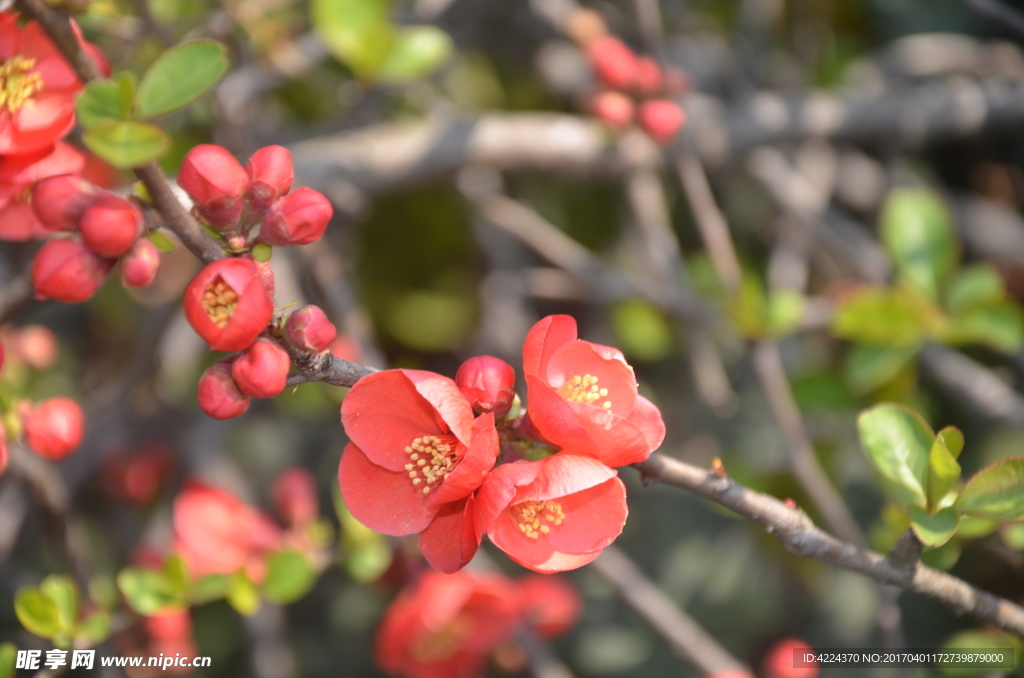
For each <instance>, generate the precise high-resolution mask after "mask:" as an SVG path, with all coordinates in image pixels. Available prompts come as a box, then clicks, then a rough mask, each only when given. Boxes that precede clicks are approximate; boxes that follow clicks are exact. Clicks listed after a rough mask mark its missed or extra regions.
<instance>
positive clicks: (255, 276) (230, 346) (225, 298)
mask: <svg viewBox="0 0 1024 678" xmlns="http://www.w3.org/2000/svg"><path fill="white" fill-rule="evenodd" d="M182 304H183V307H184V310H185V317H186V318H187V319H188V322H189V324H190V325H192V329H194V330H195V331H196V334H198V335H199V336H200V337H202V338H203V339H204V340H205V341H206V343H208V344H209V345H210V348H212V349H214V350H217V351H241V350H242V349H245V348H248V346H249V345H250V344H252V342H253V341H255V339H256V337H257V336H259V334H260V333H261V332H262V331H263V330H264V329H265V328H266V326H267V323H269V322H270V317H271V315H272V314H273V312H274V302H273V301H272V300H271V298H270V296H269V295H268V294H267V290H266V288H265V287H264V285H263V282H262V280H261V279H260V275H259V271H257V269H256V265H255V264H254V263H253V262H252V261H251V260H249V259H242V258H239V257H229V258H226V259H219V260H217V261H215V262H213V263H212V264H209V265H207V266H206V267H205V268H204V269H203V270H202V271H200V272H199V274H198V275H197V276H196V277H195V278H193V279H192V282H190V283H189V284H188V287H186V288H185V295H184V298H183V301H182Z"/></svg>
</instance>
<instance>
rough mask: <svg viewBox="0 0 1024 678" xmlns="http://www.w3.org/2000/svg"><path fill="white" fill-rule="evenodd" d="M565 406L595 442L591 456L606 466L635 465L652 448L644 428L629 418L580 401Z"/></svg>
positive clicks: (649, 454)
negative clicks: (593, 453)
mask: <svg viewBox="0 0 1024 678" xmlns="http://www.w3.org/2000/svg"><path fill="white" fill-rule="evenodd" d="M568 405H569V408H570V409H571V410H572V412H573V414H574V415H576V421H577V422H579V424H580V425H581V426H582V427H583V428H584V429H585V430H586V431H587V434H588V436H589V438H591V439H592V440H594V441H595V442H596V443H597V447H598V450H599V451H598V453H597V454H596V455H594V456H596V457H597V458H598V459H600V460H601V461H602V462H604V463H605V464H607V465H608V466H625V465H626V464H635V463H637V462H641V461H643V460H644V459H647V457H649V456H651V448H650V446H649V445H648V443H647V438H646V437H645V436H644V434H643V431H641V430H640V429H639V428H637V427H636V426H634V425H633V424H631V423H630V422H629V420H627V419H624V418H623V417H618V416H616V415H614V414H612V413H611V412H606V411H604V410H601V409H599V408H596V407H592V406H590V405H584V404H583V403H568ZM564 447H571V446H570V445H565V446H564ZM573 449H574V451H575V448H573ZM586 453H587V454H590V452H586Z"/></svg>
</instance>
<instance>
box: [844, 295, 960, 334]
mask: <svg viewBox="0 0 1024 678" xmlns="http://www.w3.org/2000/svg"><path fill="white" fill-rule="evenodd" d="M943 322H944V318H943V314H942V311H941V310H940V309H939V308H938V307H937V306H935V305H934V304H932V303H931V302H930V301H928V299H927V298H925V297H924V296H922V295H921V294H919V293H917V292H915V291H913V290H911V289H907V288H903V287H894V288H885V287H863V288H861V289H859V290H856V291H854V292H852V293H851V294H850V295H849V296H847V297H846V298H845V299H843V301H842V302H841V303H840V305H839V308H837V309H836V311H835V314H834V315H833V316H832V333H833V334H835V335H836V336H837V337H839V338H841V339H849V340H850V341H856V342H860V343H864V344H873V345H876V346H890V347H900V346H913V345H915V344H919V343H921V342H922V341H924V340H926V339H928V338H929V337H931V336H932V335H933V334H934V333H935V332H936V331H937V330H938V329H939V328H940V327H941V326H942V324H943Z"/></svg>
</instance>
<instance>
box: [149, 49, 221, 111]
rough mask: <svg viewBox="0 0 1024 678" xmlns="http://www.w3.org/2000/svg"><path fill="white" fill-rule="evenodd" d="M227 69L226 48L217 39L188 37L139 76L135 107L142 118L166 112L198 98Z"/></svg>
mask: <svg viewBox="0 0 1024 678" xmlns="http://www.w3.org/2000/svg"><path fill="white" fill-rule="evenodd" d="M227 69H228V55H227V50H225V49H224V46H223V45H221V44H220V43H219V42H216V41H214V40H192V41H190V42H184V43H182V44H180V45H177V46H175V47H172V48H171V49H169V50H167V51H166V52H164V53H163V54H161V55H160V56H159V57H158V58H157V60H156V61H154V62H153V65H151V66H150V67H149V69H147V70H146V73H145V75H143V76H142V82H140V83H139V90H138V92H137V93H136V95H135V110H136V112H137V113H138V116H139V118H142V119H147V118H154V117H156V116H158V115H163V114H164V113H170V112H171V111H173V110H175V109H178V108H181V107H182V106H185V105H186V104H188V103H190V102H191V101H193V100H195V99H196V98H198V97H199V96H200V95H201V94H202V93H203V92H205V91H206V90H208V89H209V88H210V87H212V86H213V85H214V84H215V83H216V82H217V81H218V80H220V79H221V76H223V75H224V73H225V72H226V71H227Z"/></svg>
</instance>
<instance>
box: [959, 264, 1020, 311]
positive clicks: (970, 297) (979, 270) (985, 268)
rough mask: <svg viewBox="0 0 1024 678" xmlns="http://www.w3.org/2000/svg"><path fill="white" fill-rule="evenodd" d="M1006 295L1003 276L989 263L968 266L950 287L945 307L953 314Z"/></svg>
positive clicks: (992, 301)
mask: <svg viewBox="0 0 1024 678" xmlns="http://www.w3.org/2000/svg"><path fill="white" fill-rule="evenodd" d="M1004 296H1006V290H1005V289H1004V287H1003V277H1002V276H1001V275H999V271H997V270H996V269H995V267H994V266H992V265H991V264H975V265H973V266H968V267H967V268H965V269H964V270H963V271H961V272H960V275H959V276H957V278H956V280H954V281H953V285H952V286H951V287H950V290H949V294H948V295H947V297H946V308H948V309H949V310H950V312H951V313H953V314H954V315H955V314H957V313H962V312H963V311H966V310H968V309H970V308H972V307H974V306H984V305H986V304H990V303H994V302H997V301H1002V300H1003V297H1004Z"/></svg>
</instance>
